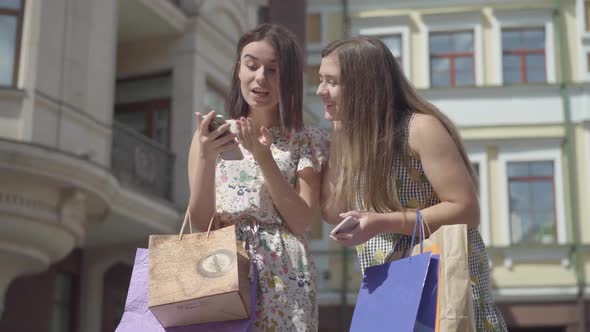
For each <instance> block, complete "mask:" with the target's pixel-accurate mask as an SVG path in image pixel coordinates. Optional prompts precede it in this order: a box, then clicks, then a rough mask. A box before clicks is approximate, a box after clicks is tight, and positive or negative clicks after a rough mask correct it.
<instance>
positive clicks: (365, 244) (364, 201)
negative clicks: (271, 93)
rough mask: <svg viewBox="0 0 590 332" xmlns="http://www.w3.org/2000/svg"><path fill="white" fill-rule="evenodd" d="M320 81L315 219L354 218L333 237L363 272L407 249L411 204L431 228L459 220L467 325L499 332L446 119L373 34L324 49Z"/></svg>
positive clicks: (474, 205) (468, 185) (461, 164)
mask: <svg viewBox="0 0 590 332" xmlns="http://www.w3.org/2000/svg"><path fill="white" fill-rule="evenodd" d="M319 77H320V85H319V87H318V91H317V94H318V96H320V97H321V98H322V101H323V102H324V105H325V109H324V110H325V117H326V119H328V120H330V121H333V128H334V130H333V132H332V145H331V153H330V154H331V156H330V162H329V166H328V167H327V168H326V169H325V171H324V175H323V183H322V199H323V203H324V208H323V218H324V219H325V220H326V221H328V222H330V223H338V222H340V221H341V220H342V219H343V218H345V217H348V216H352V217H355V220H356V221H357V223H358V225H357V226H356V227H355V228H354V229H352V230H351V231H348V232H344V233H339V234H338V235H334V236H333V239H334V240H336V241H337V242H339V243H340V244H343V245H346V246H356V248H357V252H358V257H359V262H360V265H361V268H362V269H363V270H364V269H365V268H366V267H368V266H372V265H377V264H383V262H384V258H385V256H386V254H388V253H389V252H391V251H392V250H394V247H395V248H396V250H405V249H407V248H409V247H410V239H411V236H410V235H411V234H412V231H413V226H414V222H413V221H414V220H415V219H416V212H415V211H416V209H420V210H421V212H422V215H423V216H424V218H425V219H426V220H428V223H429V225H430V228H431V229H432V231H434V230H435V229H437V228H438V227H440V226H443V225H451V224H467V226H468V229H469V230H468V239H469V253H468V257H469V270H470V274H471V280H472V295H473V303H474V312H475V326H476V328H477V330H478V331H506V325H505V323H504V320H503V319H502V316H501V315H500V313H499V311H498V310H497V308H496V306H495V304H494V301H493V297H492V294H491V288H490V272H489V269H488V257H487V254H486V251H485V246H484V244H483V241H482V239H481V236H480V234H479V231H478V230H477V226H478V225H479V213H480V212H479V203H478V197H477V177H476V174H475V172H474V170H473V169H472V167H471V164H470V162H469V159H468V157H467V154H466V152H465V148H464V147H463V143H462V141H461V138H460V136H459V133H458V131H457V129H456V127H455V126H454V124H453V123H452V122H451V121H450V120H449V119H448V118H447V117H446V116H445V115H444V114H443V113H442V112H440V111H439V110H438V109H437V108H436V107H435V106H433V105H432V104H430V103H429V102H428V101H426V100H425V99H423V98H421V97H420V96H418V94H417V93H416V91H415V90H414V88H413V87H412V86H411V84H410V83H409V82H408V80H407V79H406V78H405V77H404V75H403V73H402V70H401V69H400V66H399V64H398V63H397V61H396V60H395V58H394V57H393V55H392V54H391V52H390V51H389V49H388V48H387V47H386V46H385V45H384V44H383V43H382V42H381V41H379V40H376V39H371V38H367V37H357V38H352V39H348V40H341V41H335V42H333V43H331V44H330V45H328V46H327V47H326V48H325V49H324V51H323V52H322V62H321V66H320V70H319ZM396 242H398V243H397V246H396Z"/></svg>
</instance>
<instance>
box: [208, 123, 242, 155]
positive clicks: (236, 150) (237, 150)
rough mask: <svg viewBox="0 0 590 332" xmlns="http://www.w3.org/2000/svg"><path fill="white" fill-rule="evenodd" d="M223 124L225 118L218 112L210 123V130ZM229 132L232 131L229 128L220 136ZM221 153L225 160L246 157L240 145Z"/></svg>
mask: <svg viewBox="0 0 590 332" xmlns="http://www.w3.org/2000/svg"><path fill="white" fill-rule="evenodd" d="M223 124H225V119H224V118H223V116H222V115H221V114H217V115H216V116H215V118H213V120H211V123H209V132H212V131H215V130H217V128H219V127H221V126H222V125H223ZM229 133H230V130H229V128H228V129H227V130H226V131H224V132H223V134H221V136H219V137H223V136H225V135H228V134H229ZM219 155H220V157H221V159H223V160H242V159H244V154H242V150H240V147H239V146H238V145H236V147H235V148H234V149H231V150H229V151H223V152H221V153H220V154H219Z"/></svg>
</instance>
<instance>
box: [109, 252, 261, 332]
mask: <svg viewBox="0 0 590 332" xmlns="http://www.w3.org/2000/svg"><path fill="white" fill-rule="evenodd" d="M148 266H149V265H148V250H147V249H141V248H139V249H137V252H136V253H135V263H134V265H133V272H132V273H131V282H130V283H129V291H128V293H127V301H126V302H125V312H124V313H123V317H122V318H121V322H120V323H119V326H117V329H116V330H115V332H205V331H207V332H241V331H244V332H251V331H252V325H253V323H254V308H255V306H256V288H257V286H258V275H257V270H256V268H255V267H253V271H254V272H255V273H254V278H253V280H252V282H251V285H250V287H251V291H250V303H251V308H252V314H251V317H250V319H242V320H234V321H227V322H214V323H205V324H197V325H189V326H179V327H169V328H164V327H162V325H161V324H160V322H159V321H158V320H157V319H156V317H155V316H154V315H153V314H152V312H151V311H150V309H149V308H148Z"/></svg>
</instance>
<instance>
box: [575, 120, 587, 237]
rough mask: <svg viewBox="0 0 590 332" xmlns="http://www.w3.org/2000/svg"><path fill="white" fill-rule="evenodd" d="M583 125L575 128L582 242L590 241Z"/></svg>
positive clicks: (584, 130)
mask: <svg viewBox="0 0 590 332" xmlns="http://www.w3.org/2000/svg"><path fill="white" fill-rule="evenodd" d="M587 130H590V127H589V128H588V129H586V128H584V126H583V125H578V126H576V128H575V137H576V171H577V172H576V173H577V176H576V183H577V189H578V190H577V195H578V202H579V203H578V219H579V220H580V223H579V230H580V231H581V234H582V243H585V244H589V243H590V222H588V221H590V206H588V205H590V188H589V184H590V164H589V163H588V160H589V159H590V146H589V145H588V141H587V136H586V131H587Z"/></svg>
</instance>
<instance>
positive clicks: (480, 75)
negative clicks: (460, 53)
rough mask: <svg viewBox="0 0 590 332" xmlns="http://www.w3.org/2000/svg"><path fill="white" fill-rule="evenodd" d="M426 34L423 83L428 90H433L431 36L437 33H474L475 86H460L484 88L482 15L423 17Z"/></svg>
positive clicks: (423, 37)
mask: <svg viewBox="0 0 590 332" xmlns="http://www.w3.org/2000/svg"><path fill="white" fill-rule="evenodd" d="M423 21H424V25H425V26H424V29H425V33H423V34H421V35H422V41H421V42H422V48H423V50H424V56H423V57H422V66H423V68H428V70H423V74H422V75H423V77H422V80H423V83H424V85H426V88H432V85H431V84H430V82H431V79H430V34H432V33H436V32H461V31H472V32H473V61H474V66H473V73H474V75H475V77H474V81H473V85H470V86H459V87H457V88H465V87H472V86H483V84H484V62H483V20H482V17H481V13H460V14H442V15H441V14H438V15H435V14H433V15H426V16H424V17H423ZM441 88H443V87H441Z"/></svg>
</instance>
